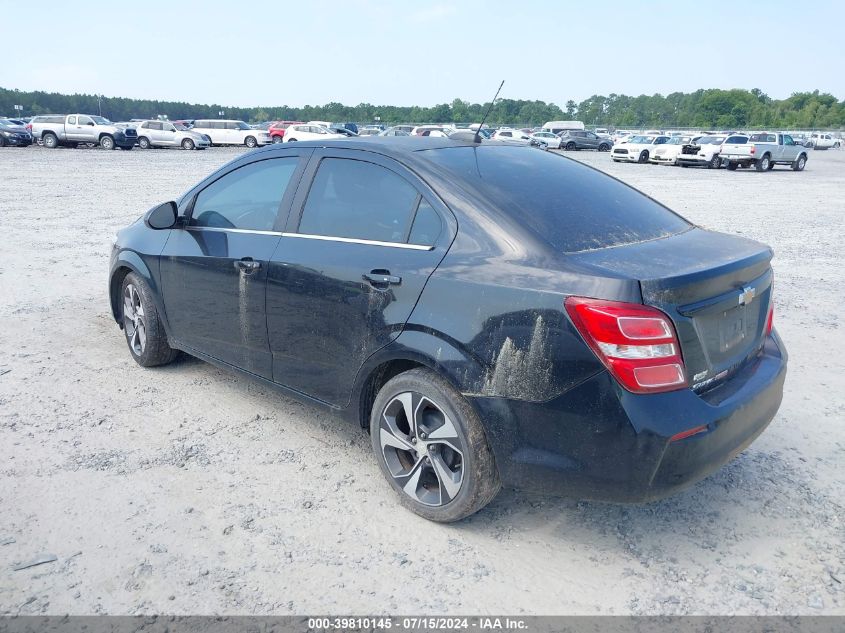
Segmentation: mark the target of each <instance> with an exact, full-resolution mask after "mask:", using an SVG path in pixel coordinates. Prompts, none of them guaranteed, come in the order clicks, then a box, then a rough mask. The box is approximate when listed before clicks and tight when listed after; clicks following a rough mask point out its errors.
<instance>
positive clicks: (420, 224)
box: [408, 199, 442, 246]
mask: <svg viewBox="0 0 845 633" xmlns="http://www.w3.org/2000/svg"><path fill="white" fill-rule="evenodd" d="M441 229H442V223H441V221H440V216H439V215H437V211H435V210H434V208H433V207H432V206H431V205H430V204H429V203H428V202H426V201H425V200H423V199H420V204H419V206H418V207H417V214H416V216H414V224H413V225H412V226H411V235H410V236H409V237H408V242H409V243H410V244H419V245H420V246H434V242H436V241H437V237H438V236H439V235H440V230H441Z"/></svg>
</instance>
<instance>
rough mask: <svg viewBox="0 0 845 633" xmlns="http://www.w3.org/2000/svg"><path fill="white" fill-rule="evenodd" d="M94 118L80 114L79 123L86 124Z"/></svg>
mask: <svg viewBox="0 0 845 633" xmlns="http://www.w3.org/2000/svg"><path fill="white" fill-rule="evenodd" d="M93 122H94V120H93V119H92V118H91V117H88V116H81V117H79V125H88V124H89V123H93Z"/></svg>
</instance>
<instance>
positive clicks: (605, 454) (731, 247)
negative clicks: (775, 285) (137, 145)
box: [109, 137, 787, 522]
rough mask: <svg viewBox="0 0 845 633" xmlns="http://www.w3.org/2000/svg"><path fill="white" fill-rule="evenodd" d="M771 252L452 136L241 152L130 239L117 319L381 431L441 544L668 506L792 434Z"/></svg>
mask: <svg viewBox="0 0 845 633" xmlns="http://www.w3.org/2000/svg"><path fill="white" fill-rule="evenodd" d="M771 258H772V251H771V249H769V248H768V247H767V246H765V245H762V244H760V243H758V242H754V241H751V240H748V239H745V238H742V237H737V236H732V235H725V234H722V233H717V232H713V231H709V230H705V229H702V228H699V227H697V226H694V225H693V224H691V223H689V222H687V221H686V220H684V219H683V218H682V217H680V216H678V215H677V214H675V213H674V212H672V211H670V210H669V209H667V208H666V207H664V206H662V205H661V204H659V203H658V202H656V201H655V200H653V199H651V198H649V197H648V196H646V195H644V194H642V193H640V192H638V191H637V190H635V189H633V188H631V187H629V186H628V185H625V184H624V183H622V182H620V181H618V180H616V179H614V178H612V177H610V176H607V175H605V174H603V173H601V172H599V171H597V170H594V169H592V168H589V167H587V166H584V165H582V164H581V163H578V162H576V161H573V160H570V159H568V158H565V157H563V156H559V155H556V154H554V153H550V152H544V151H540V150H537V149H534V148H530V147H515V146H509V145H504V144H501V143H497V142H487V141H485V142H483V143H474V142H470V141H458V140H450V139H415V138H378V137H374V138H373V139H372V140H362V139H357V140H348V141H344V140H339V141H331V142H323V143H316V142H314V143H308V142H301V143H295V144H293V143H291V144H285V145H277V146H272V147H267V148H264V149H260V150H255V151H251V152H248V153H246V154H244V155H243V156H241V157H239V158H237V159H236V160H234V161H232V162H231V163H229V164H228V165H226V166H224V167H222V168H221V169H219V170H217V171H216V172H214V173H213V174H211V175H210V176H208V177H207V178H206V179H204V180H203V181H201V182H200V183H199V184H197V185H196V186H194V187H193V188H191V189H190V190H189V191H188V192H187V193H185V194H184V195H183V196H182V197H181V198H180V199H179V200H178V201H175V202H167V203H164V204H162V205H160V206H158V207H155V208H153V209H151V210H150V211H148V212H147V213H146V214H145V215H144V216H143V217H142V218H139V220H138V221H136V222H135V223H134V224H132V225H130V226H128V227H126V228H124V229H123V230H121V231H120V232H119V234H118V237H117V241H116V243H115V245H114V249H113V252H112V256H111V270H110V288H109V294H110V299H111V309H112V313H113V315H114V318H115V320H116V321H117V323H118V325H119V326H120V327H121V328H122V329H123V331H124V333H125V336H126V341H127V343H128V347H129V353H130V354H131V356H132V358H133V359H134V360H135V361H136V362H137V363H138V364H139V365H141V366H143V367H152V366H156V365H163V364H165V363H168V362H170V361H172V360H173V359H174V358H175V356H176V355H177V354H178V353H179V351H183V352H186V353H188V354H191V355H193V356H197V357H199V358H201V359H204V360H206V361H208V362H211V363H214V364H216V365H219V366H221V367H224V368H227V369H231V370H233V371H236V372H239V373H241V374H244V375H246V376H248V377H250V378H251V379H254V380H257V381H259V382H262V383H264V384H267V385H272V386H273V387H275V388H277V389H279V390H281V391H282V392H283V393H285V394H287V395H289V396H292V397H295V398H299V399H301V400H304V401H306V402H310V403H314V404H318V405H321V406H324V407H328V408H329V409H333V410H335V411H337V412H338V413H340V414H341V415H342V416H344V417H346V418H348V419H349V420H351V421H353V422H354V423H357V424H361V425H362V427H364V428H367V429H369V432H370V437H371V440H372V448H373V453H374V455H375V458H376V460H377V461H378V464H379V466H380V468H381V470H382V472H383V474H384V476H385V478H386V480H387V481H388V482H389V484H390V486H391V487H392V488H393V489H394V490H395V491H396V493H397V494H398V498H399V499H400V500H401V502H402V503H403V504H404V505H405V506H407V507H408V508H409V509H411V510H412V511H414V512H416V513H417V514H419V515H421V516H423V517H426V518H428V519H431V520H434V521H442V522H448V521H455V520H458V519H461V518H463V517H466V516H468V515H470V514H472V513H474V512H476V511H477V510H479V509H480V508H482V507H483V506H484V505H486V504H487V503H488V502H489V501H490V500H491V499H492V498H493V497H494V496H495V495H496V493H497V492H498V490H499V489H500V487H501V486H502V485H507V486H514V487H520V488H533V489H540V490H543V491H547V492H563V493H565V494H568V495H571V496H576V497H580V498H592V499H605V500H613V501H647V500H651V499H655V498H658V497H661V496H665V495H667V494H669V493H672V492H674V491H676V490H679V489H681V488H683V487H685V486H687V485H690V484H691V483H693V482H695V481H698V480H699V479H701V478H703V477H705V476H706V475H708V474H709V473H711V472H713V471H714V470H716V469H717V468H718V467H719V466H721V465H722V464H723V463H725V462H726V461H728V460H729V459H731V458H732V457H734V456H735V455H736V454H737V453H739V452H740V451H742V450H743V449H744V448H745V447H746V446H748V445H749V444H750V443H751V442H752V441H753V440H754V439H755V438H756V437H757V436H758V435H759V434H760V433H761V432H762V431H763V430H764V429H765V428H766V426H767V425H768V424H769V422H770V421H771V420H772V418H773V417H774V415H775V413H776V411H777V409H778V407H779V405H780V402H781V398H782V394H783V384H784V379H785V375H786V362H787V356H786V352H785V349H784V346H783V343H782V342H781V340H780V339H779V337H778V336H777V333H776V332H775V330H774V329H773V328H772V269H771V264H770V262H771Z"/></svg>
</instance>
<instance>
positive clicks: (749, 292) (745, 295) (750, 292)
mask: <svg viewBox="0 0 845 633" xmlns="http://www.w3.org/2000/svg"><path fill="white" fill-rule="evenodd" d="M756 294H757V291H756V290H755V289H754V288H753V287H751V286H746V287H745V288H743V289H742V292H741V293H739V305H741V306H747V305H748V304H749V303H751V302H752V301H754V297H755V296H756Z"/></svg>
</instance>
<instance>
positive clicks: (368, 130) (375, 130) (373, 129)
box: [358, 125, 383, 136]
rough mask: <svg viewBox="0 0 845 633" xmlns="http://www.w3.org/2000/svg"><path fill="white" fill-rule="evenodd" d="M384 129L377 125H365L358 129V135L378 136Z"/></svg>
mask: <svg viewBox="0 0 845 633" xmlns="http://www.w3.org/2000/svg"><path fill="white" fill-rule="evenodd" d="M382 132H383V130H382V129H381V128H380V127H378V126H375V125H365V126H363V127H361V128H359V129H358V136H378V135H379V134H381V133H382Z"/></svg>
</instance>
